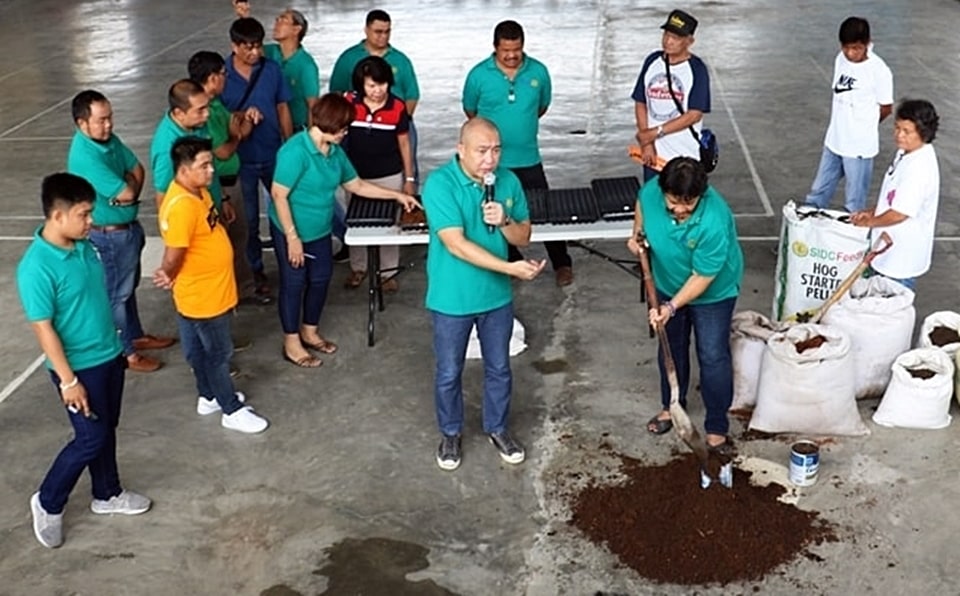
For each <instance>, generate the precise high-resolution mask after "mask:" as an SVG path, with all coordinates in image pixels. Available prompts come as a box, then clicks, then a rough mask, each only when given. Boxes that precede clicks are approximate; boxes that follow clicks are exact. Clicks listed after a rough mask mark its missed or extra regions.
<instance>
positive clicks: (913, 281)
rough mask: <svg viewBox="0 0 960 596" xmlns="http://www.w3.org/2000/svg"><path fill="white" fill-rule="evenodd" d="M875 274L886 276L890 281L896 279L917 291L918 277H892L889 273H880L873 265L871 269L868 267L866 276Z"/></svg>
mask: <svg viewBox="0 0 960 596" xmlns="http://www.w3.org/2000/svg"><path fill="white" fill-rule="evenodd" d="M874 275H879V276H880V277H886V278H887V279H889V280H890V281H895V282H897V283H898V284H900V285H901V286H903V287H905V288H907V289H910V290H913V291H914V292H916V291H917V278H916V277H904V278H897V277H890V276H889V275H884V274H882V273H880V272H879V271H877V270H876V269H874V268H873V267H870V268H869V269H867V273H866V274H865V277H873V276H874Z"/></svg>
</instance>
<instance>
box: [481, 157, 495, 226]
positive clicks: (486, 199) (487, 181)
mask: <svg viewBox="0 0 960 596" xmlns="http://www.w3.org/2000/svg"><path fill="white" fill-rule="evenodd" d="M496 182H497V175H496V174H494V173H493V172H487V173H486V174H484V175H483V204H484V205H486V204H487V203H492V202H493V185H494V184H495V183H496ZM487 230H488V231H489V232H490V233H491V234H492V233H493V230H494V226H493V225H492V224H487Z"/></svg>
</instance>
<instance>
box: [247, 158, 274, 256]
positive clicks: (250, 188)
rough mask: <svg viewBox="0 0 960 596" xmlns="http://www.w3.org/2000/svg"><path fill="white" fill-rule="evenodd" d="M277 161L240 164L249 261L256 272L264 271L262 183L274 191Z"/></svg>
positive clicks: (268, 190)
mask: <svg viewBox="0 0 960 596" xmlns="http://www.w3.org/2000/svg"><path fill="white" fill-rule="evenodd" d="M276 166H277V162H276V160H274V161H265V162H259V163H241V164H240V174H239V177H240V192H241V194H242V195H243V210H244V212H245V215H246V218H247V251H246V252H247V262H248V263H250V269H252V270H253V272H254V273H263V245H262V244H261V243H260V184H263V186H264V188H266V189H267V193H270V192H272V191H271V188H270V187H271V186H273V170H274V169H275V168H276Z"/></svg>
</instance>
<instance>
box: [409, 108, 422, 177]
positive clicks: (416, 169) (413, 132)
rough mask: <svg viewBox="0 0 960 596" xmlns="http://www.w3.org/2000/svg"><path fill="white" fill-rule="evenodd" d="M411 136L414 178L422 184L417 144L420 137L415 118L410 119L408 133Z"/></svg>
mask: <svg viewBox="0 0 960 596" xmlns="http://www.w3.org/2000/svg"><path fill="white" fill-rule="evenodd" d="M407 134H409V135H410V157H411V158H412V159H413V177H414V178H416V179H417V184H420V162H419V161H417V144H418V141H419V137H420V135H419V134H418V133H417V125H416V124H414V123H413V117H412V116H411V117H410V129H409V131H408V132H407Z"/></svg>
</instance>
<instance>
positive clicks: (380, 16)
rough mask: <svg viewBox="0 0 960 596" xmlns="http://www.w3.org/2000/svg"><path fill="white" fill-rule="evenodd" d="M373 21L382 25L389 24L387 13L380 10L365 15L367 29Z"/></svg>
mask: <svg viewBox="0 0 960 596" xmlns="http://www.w3.org/2000/svg"><path fill="white" fill-rule="evenodd" d="M374 21H383V22H384V23H389V22H390V15H388V14H387V11H385V10H380V9H379V8H377V9H374V10H371V11H370V12H368V13H367V27H369V26H370V25H372V24H373V22H374Z"/></svg>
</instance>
